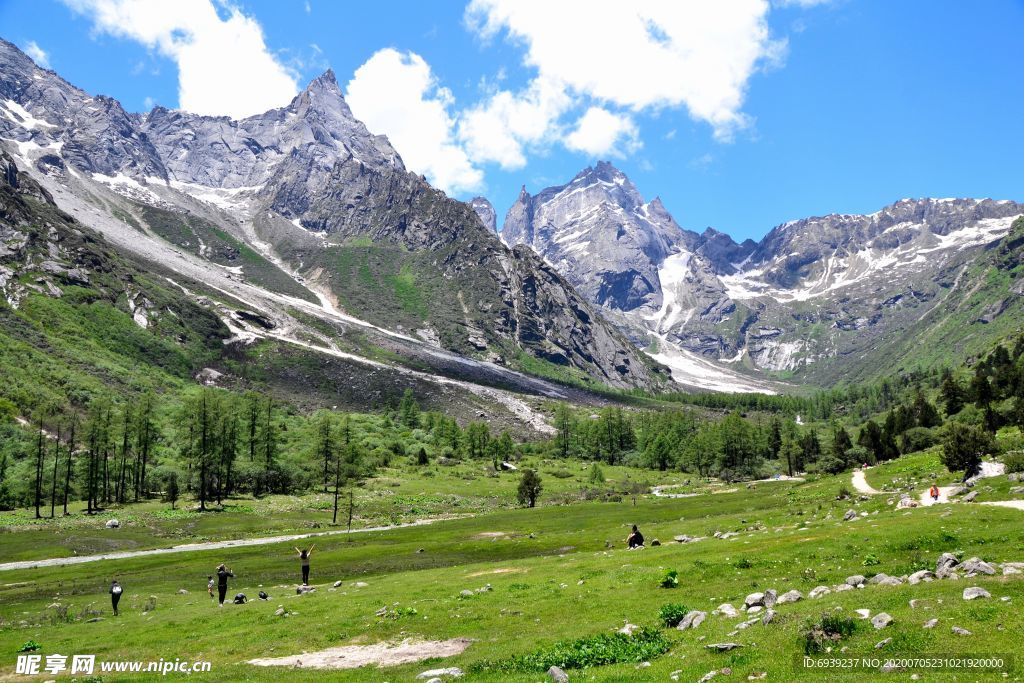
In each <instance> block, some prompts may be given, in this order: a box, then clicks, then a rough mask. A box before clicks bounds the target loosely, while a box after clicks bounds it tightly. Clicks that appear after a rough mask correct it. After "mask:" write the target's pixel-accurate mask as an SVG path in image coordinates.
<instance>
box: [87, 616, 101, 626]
mask: <svg viewBox="0 0 1024 683" xmlns="http://www.w3.org/2000/svg"><path fill="white" fill-rule="evenodd" d="M97 621H103V617H93V618H92V619H86V621H85V623H87V624H95V623H96V622H97Z"/></svg>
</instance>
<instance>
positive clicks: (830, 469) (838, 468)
mask: <svg viewBox="0 0 1024 683" xmlns="http://www.w3.org/2000/svg"><path fill="white" fill-rule="evenodd" d="M815 469H817V470H818V471H819V472H827V473H828V474H839V473H840V472H842V471H843V470H845V469H846V461H845V460H842V459H841V458H837V457H836V456H834V455H831V454H830V455H824V456H822V458H821V460H819V461H818V462H817V464H816V468H815Z"/></svg>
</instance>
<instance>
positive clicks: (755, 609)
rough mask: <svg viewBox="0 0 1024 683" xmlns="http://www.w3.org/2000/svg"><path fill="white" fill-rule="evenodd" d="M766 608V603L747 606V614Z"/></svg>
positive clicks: (756, 612)
mask: <svg viewBox="0 0 1024 683" xmlns="http://www.w3.org/2000/svg"><path fill="white" fill-rule="evenodd" d="M763 609H764V605H754V606H753V607H748V608H747V614H758V613H760V612H761V610H763Z"/></svg>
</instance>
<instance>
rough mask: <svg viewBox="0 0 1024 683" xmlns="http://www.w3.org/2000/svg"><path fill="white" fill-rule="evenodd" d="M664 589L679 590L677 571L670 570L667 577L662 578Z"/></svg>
mask: <svg viewBox="0 0 1024 683" xmlns="http://www.w3.org/2000/svg"><path fill="white" fill-rule="evenodd" d="M661 587H662V588H678V587H679V572H677V571H676V570H675V569H669V570H668V571H667V572H665V576H663V577H661Z"/></svg>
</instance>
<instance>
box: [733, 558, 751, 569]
mask: <svg viewBox="0 0 1024 683" xmlns="http://www.w3.org/2000/svg"><path fill="white" fill-rule="evenodd" d="M732 566H734V567H736V569H750V568H751V567H753V566H754V564H753V563H752V562H751V561H750V560H748V559H747V558H745V557H741V558H740V559H738V560H736V561H735V562H733V563H732Z"/></svg>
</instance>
